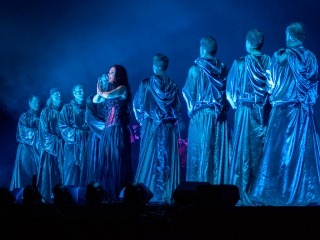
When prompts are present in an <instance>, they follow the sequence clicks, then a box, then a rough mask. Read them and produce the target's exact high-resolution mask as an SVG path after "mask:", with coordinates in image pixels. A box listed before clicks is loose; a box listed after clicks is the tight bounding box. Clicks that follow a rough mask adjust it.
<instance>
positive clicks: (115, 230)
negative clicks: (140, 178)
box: [0, 203, 320, 239]
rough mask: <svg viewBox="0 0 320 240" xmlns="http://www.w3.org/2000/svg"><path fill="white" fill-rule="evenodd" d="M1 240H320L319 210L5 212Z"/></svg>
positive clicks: (20, 208)
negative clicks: (7, 238) (2, 237)
mask: <svg viewBox="0 0 320 240" xmlns="http://www.w3.org/2000/svg"><path fill="white" fill-rule="evenodd" d="M0 218H1V225H0V232H1V233H2V236H10V238H14V239H15V238H21V237H23V238H25V239H26V238H27V239H47V238H49V239H52V238H62V239H66V238H70V239H76V238H79V239H227V238H229V239H230V238H231V239H319V236H320V235H319V234H320V221H319V220H320V207H317V206H314V207H228V208H226V207H225V208H222V207H220V208H219V207H215V208H213V207H201V206H197V205H189V206H175V205H161V204H148V205H147V206H146V207H145V208H144V209H142V210H141V209H137V208H134V207H132V206H126V205H125V204H123V203H117V204H109V205H96V206H86V205H82V206H80V205H74V206H54V205H48V204H47V205H31V206H25V205H6V206H3V205H2V206H0Z"/></svg>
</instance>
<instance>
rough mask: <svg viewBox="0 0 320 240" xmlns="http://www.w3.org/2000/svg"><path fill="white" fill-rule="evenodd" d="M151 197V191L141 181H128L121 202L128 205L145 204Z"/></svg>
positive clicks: (141, 205)
mask: <svg viewBox="0 0 320 240" xmlns="http://www.w3.org/2000/svg"><path fill="white" fill-rule="evenodd" d="M151 198H153V193H152V192H151V191H150V189H149V188H147V187H146V186H145V185H144V184H143V183H138V182H135V181H132V182H129V183H128V184H127V185H126V187H125V189H124V198H123V202H124V203H126V204H128V205H134V206H140V207H143V206H145V205H146V204H147V203H148V202H149V201H150V200H151Z"/></svg>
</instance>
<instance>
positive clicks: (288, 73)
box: [251, 45, 320, 206]
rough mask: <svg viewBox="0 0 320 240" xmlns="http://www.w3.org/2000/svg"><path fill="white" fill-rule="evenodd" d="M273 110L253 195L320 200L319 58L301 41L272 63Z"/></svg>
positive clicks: (267, 199)
mask: <svg viewBox="0 0 320 240" xmlns="http://www.w3.org/2000/svg"><path fill="white" fill-rule="evenodd" d="M269 71H270V76H271V80H270V81H269V82H268V86H269V89H270V92H271V96H270V101H271V104H272V111H271V114H270V120H269V125H268V130H267V134H266V140H265V148H264V154H263V157H262V160H261V165H260V168H259V175H258V177H257V181H256V184H255V187H254V189H253V192H252V197H251V199H252V200H253V201H256V202H259V203H262V204H266V205H275V206H304V205H307V204H309V203H319V202H320V149H319V147H320V141H319V136H318V134H317V132H316V128H315V123H314V116H313V105H314V103H315V101H316V97H317V84H318V81H317V75H318V64H317V60H316V57H315V56H314V54H313V53H312V52H310V51H309V50H307V49H305V48H304V47H303V46H302V45H299V46H295V47H292V48H287V49H280V50H279V51H277V52H275V54H274V55H273V58H272V60H271V67H270V70H269Z"/></svg>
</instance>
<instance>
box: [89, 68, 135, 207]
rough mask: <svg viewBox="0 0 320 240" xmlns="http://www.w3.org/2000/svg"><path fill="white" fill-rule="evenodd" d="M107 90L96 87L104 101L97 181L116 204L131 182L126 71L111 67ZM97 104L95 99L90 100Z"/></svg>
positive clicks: (128, 100)
mask: <svg viewBox="0 0 320 240" xmlns="http://www.w3.org/2000/svg"><path fill="white" fill-rule="evenodd" d="M108 78H109V84H108V87H107V91H102V90H101V84H99V83H98V85H97V92H98V93H99V95H100V96H101V97H103V98H105V99H106V100H105V101H104V106H105V108H104V112H105V119H106V122H105V128H104V130H103V132H102V136H101V139H100V146H99V159H98V165H97V166H98V169H99V172H100V174H99V177H98V182H99V183H100V184H101V186H102V187H103V188H104V189H105V191H106V193H107V194H108V196H109V197H110V198H111V199H112V200H113V201H118V200H120V199H119V194H120V191H121V190H122V189H123V188H124V187H125V185H126V184H127V183H128V182H129V181H131V180H132V165H131V145H130V130H129V127H128V124H129V122H130V112H131V92H130V86H129V82H128V76H127V71H126V69H125V68H124V67H123V66H121V65H114V66H113V67H112V68H111V69H110V71H109V74H108ZM93 102H95V103H97V102H98V97H97V96H95V97H94V98H93Z"/></svg>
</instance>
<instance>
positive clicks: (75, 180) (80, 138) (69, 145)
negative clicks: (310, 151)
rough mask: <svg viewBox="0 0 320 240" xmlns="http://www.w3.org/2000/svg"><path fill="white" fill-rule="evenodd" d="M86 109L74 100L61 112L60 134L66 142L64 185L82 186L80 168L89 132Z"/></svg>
mask: <svg viewBox="0 0 320 240" xmlns="http://www.w3.org/2000/svg"><path fill="white" fill-rule="evenodd" d="M85 107H86V106H85V104H83V105H79V104H77V102H75V101H74V100H72V101H71V103H69V104H65V105H64V106H63V108H62V110H61V112H60V119H59V125H60V132H61V135H62V137H63V139H64V141H65V144H64V162H63V172H62V174H63V184H64V185H73V186H75V187H79V185H80V171H81V169H80V166H81V165H82V164H83V161H84V157H85V149H86V142H87V137H88V131H89V127H88V125H87V123H86V122H85Z"/></svg>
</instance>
